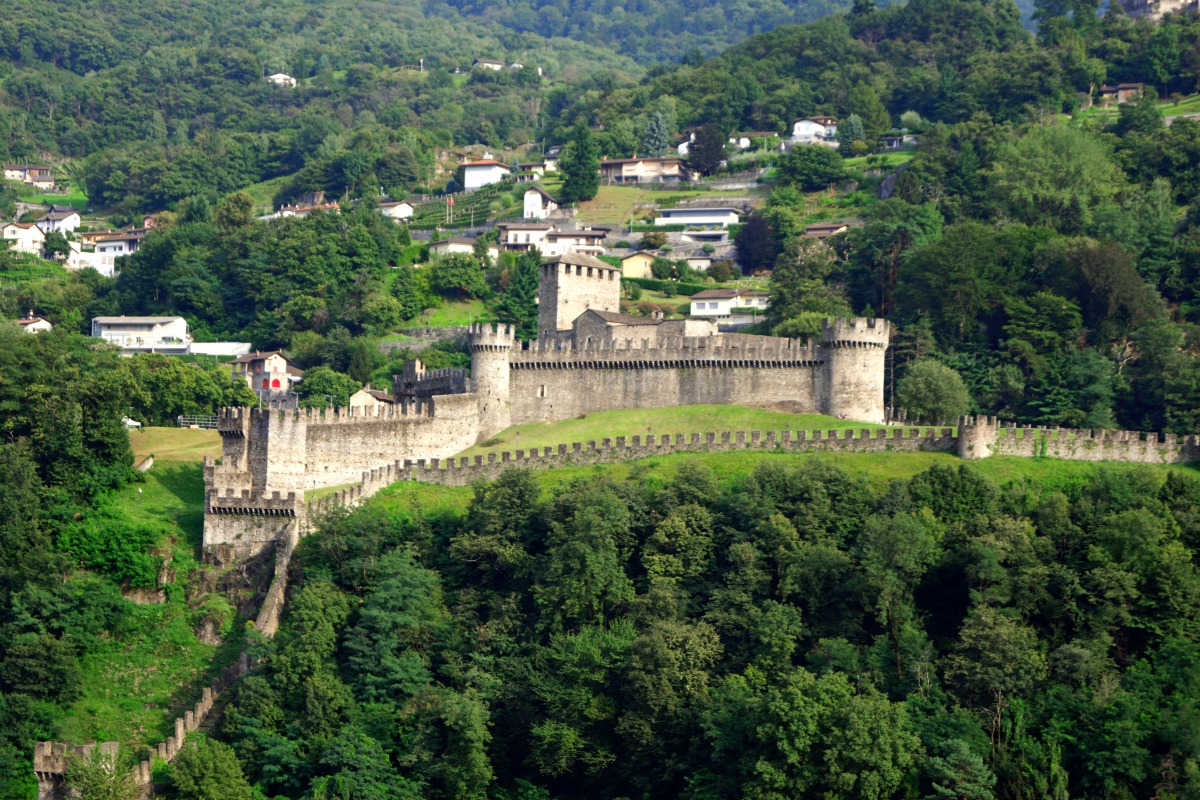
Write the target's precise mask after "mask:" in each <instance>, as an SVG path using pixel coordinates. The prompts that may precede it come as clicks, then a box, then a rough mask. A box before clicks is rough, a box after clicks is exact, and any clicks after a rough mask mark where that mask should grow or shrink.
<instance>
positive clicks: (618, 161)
mask: <svg viewBox="0 0 1200 800" xmlns="http://www.w3.org/2000/svg"><path fill="white" fill-rule="evenodd" d="M639 161H663V162H666V161H678V162H680V163H682V162H683V159H682V158H679V157H677V156H655V157H654V158H649V157H647V158H606V159H604V160H603V161H601V162H600V166H602V167H603V166H605V165H608V164H636V163H638V162H639Z"/></svg>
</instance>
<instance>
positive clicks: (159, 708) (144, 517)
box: [56, 463, 244, 755]
mask: <svg viewBox="0 0 1200 800" xmlns="http://www.w3.org/2000/svg"><path fill="white" fill-rule="evenodd" d="M145 475H146V480H145V482H144V483H141V484H133V485H130V486H127V487H125V488H124V489H123V490H122V491H121V492H119V493H118V494H117V496H116V497H115V499H114V504H115V505H116V507H117V509H118V510H119V511H120V513H121V514H122V516H123V517H124V518H125V519H127V520H129V522H131V523H137V524H148V525H154V526H158V527H161V528H162V530H163V544H164V545H169V547H170V550H171V552H172V567H173V569H174V571H175V580H174V583H172V584H170V585H168V586H167V589H166V595H167V602H166V603H163V604H159V605H133V604H130V605H129V614H128V619H127V621H126V623H125V625H124V626H123V630H121V631H120V635H119V636H117V637H115V638H113V639H111V640H105V641H103V642H101V644H100V645H99V646H98V647H96V648H94V649H93V650H92V651H91V652H89V653H88V655H87V657H86V658H85V659H84V660H83V664H82V672H83V696H82V697H81V698H80V699H79V700H78V701H76V702H75V703H74V704H73V706H72V707H71V710H70V713H69V714H68V715H67V716H66V717H65V718H64V719H63V720H62V722H61V723H60V725H59V730H58V731H57V733H56V736H57V738H59V739H62V740H65V741H70V742H86V741H117V742H120V743H121V745H122V747H124V748H129V749H130V750H129V751H131V752H133V753H135V754H137V755H140V754H141V751H140V750H139V749H138V748H140V747H141V746H143V745H151V746H152V745H155V744H157V743H158V742H160V741H162V740H164V739H165V738H166V737H167V736H168V735H170V734H171V732H172V731H171V726H172V725H173V724H174V720H175V718H176V717H177V716H179V715H180V714H181V713H182V711H183V709H184V708H186V707H188V706H190V705H191V704H192V703H194V702H195V701H196V700H197V699H199V697H200V693H201V691H202V690H203V688H204V686H206V685H208V683H209V682H210V681H211V680H212V678H213V677H214V676H215V675H216V674H217V672H218V671H219V670H220V669H221V667H222V666H224V665H225V664H228V663H230V662H231V661H233V659H234V658H235V657H236V655H237V652H238V651H239V650H240V648H241V646H242V638H243V637H242V631H243V630H244V626H243V625H242V624H240V622H241V621H240V620H237V619H235V618H234V616H233V613H232V608H231V607H230V606H229V604H228V603H227V602H226V601H225V600H224V598H222V597H220V596H217V595H200V596H199V597H195V598H194V599H193V600H192V602H190V603H189V602H188V600H187V598H186V597H185V594H186V592H185V588H186V587H187V585H188V576H189V574H190V573H191V572H192V571H193V570H194V569H196V568H197V567H198V566H199V564H198V562H197V560H196V553H197V552H198V550H199V547H200V540H201V527H202V525H203V509H204V479H203V475H202V472H201V468H200V465H199V464H184V463H171V464H163V465H158V466H155V467H154V468H153V469H152V470H150V471H149V472H147V473H146V474H145ZM138 489H141V494H139V493H138ZM211 612H216V613H217V614H219V615H221V616H223V617H224V618H225V619H226V624H225V626H224V628H223V635H224V636H225V639H226V641H225V644H223V645H220V646H216V645H209V644H203V643H201V642H200V641H199V640H198V639H197V638H196V634H195V625H196V623H197V622H199V621H200V620H201V619H202V618H203V617H204V616H205V615H207V614H209V613H211Z"/></svg>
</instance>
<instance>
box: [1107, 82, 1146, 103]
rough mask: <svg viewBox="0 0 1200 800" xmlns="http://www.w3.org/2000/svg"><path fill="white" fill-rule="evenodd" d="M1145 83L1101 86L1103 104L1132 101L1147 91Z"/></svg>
mask: <svg viewBox="0 0 1200 800" xmlns="http://www.w3.org/2000/svg"><path fill="white" fill-rule="evenodd" d="M1145 89H1146V84H1144V83H1117V84H1113V85H1112V86H1101V87H1100V104H1101V105H1113V104H1116V105H1121V104H1123V103H1129V102H1132V101H1134V100H1136V99H1138V98H1139V97H1141V96H1142V92H1143V91H1145Z"/></svg>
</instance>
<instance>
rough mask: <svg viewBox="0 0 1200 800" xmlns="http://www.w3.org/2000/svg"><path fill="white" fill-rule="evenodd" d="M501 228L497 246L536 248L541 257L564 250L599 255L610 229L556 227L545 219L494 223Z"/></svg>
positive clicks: (517, 248)
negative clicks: (501, 223)
mask: <svg viewBox="0 0 1200 800" xmlns="http://www.w3.org/2000/svg"><path fill="white" fill-rule="evenodd" d="M497 227H499V229H500V245H501V246H502V247H503V248H504V249H505V250H510V251H523V250H532V249H533V248H535V247H536V248H537V249H538V251H539V252H540V253H541V254H542V255H544V256H548V257H550V256H561V255H563V254H564V253H568V252H575V253H588V254H590V255H600V254H601V253H603V252H604V245H603V242H604V239H605V237H606V236H608V233H609V230H610V229H609V228H593V227H583V228H561V229H560V228H556V227H554V226H553V225H551V224H549V223H548V222H541V223H539V222H528V223H511V224H508V225H499V226H497Z"/></svg>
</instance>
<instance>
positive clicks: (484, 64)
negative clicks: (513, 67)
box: [471, 58, 504, 72]
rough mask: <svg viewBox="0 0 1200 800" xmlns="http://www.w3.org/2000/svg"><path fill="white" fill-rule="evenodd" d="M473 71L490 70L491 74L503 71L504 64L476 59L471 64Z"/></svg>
mask: <svg viewBox="0 0 1200 800" xmlns="http://www.w3.org/2000/svg"><path fill="white" fill-rule="evenodd" d="M471 66H472V67H474V68H475V69H490V70H492V71H493V72H499V71H500V70H502V69H504V62H503V61H498V60H496V59H494V58H477V59H475V61H474V62H472V63H471Z"/></svg>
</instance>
